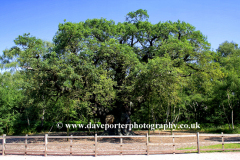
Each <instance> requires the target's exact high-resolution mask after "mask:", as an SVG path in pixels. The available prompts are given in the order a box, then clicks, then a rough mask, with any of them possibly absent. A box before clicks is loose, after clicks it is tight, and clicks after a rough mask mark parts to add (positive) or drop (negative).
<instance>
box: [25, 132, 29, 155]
mask: <svg viewBox="0 0 240 160" xmlns="http://www.w3.org/2000/svg"><path fill="white" fill-rule="evenodd" d="M27 137H28V135H27V134H26V138H25V156H26V155H27Z"/></svg>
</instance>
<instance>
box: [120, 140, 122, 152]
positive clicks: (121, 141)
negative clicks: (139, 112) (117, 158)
mask: <svg viewBox="0 0 240 160" xmlns="http://www.w3.org/2000/svg"><path fill="white" fill-rule="evenodd" d="M120 150H121V151H120V155H121V156H122V138H120Z"/></svg>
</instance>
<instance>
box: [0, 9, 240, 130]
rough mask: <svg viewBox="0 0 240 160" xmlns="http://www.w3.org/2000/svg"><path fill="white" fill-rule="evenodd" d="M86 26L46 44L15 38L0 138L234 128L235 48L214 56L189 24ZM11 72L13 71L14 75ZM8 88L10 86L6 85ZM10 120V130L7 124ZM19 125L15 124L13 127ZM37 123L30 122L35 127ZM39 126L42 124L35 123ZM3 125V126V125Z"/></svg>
mask: <svg viewBox="0 0 240 160" xmlns="http://www.w3.org/2000/svg"><path fill="white" fill-rule="evenodd" d="M148 18H149V15H148V14H147V11H146V10H142V9H139V10H137V11H135V12H129V13H128V14H127V15H126V22H122V23H120V22H119V23H118V24H115V22H114V21H113V20H107V19H104V18H101V19H88V20H86V21H85V22H79V23H72V22H66V21H64V23H61V24H59V26H58V31H57V32H56V34H55V36H54V37H53V42H46V41H43V40H41V39H38V38H36V37H34V36H31V35H30V34H24V35H22V36H18V37H17V38H16V39H15V41H14V42H15V45H16V46H14V47H12V48H11V49H7V50H5V51H4V52H3V55H2V56H1V57H0V61H1V67H3V68H10V69H12V74H10V73H6V74H4V75H1V82H2V83H3V85H1V88H0V89H1V90H0V92H1V97H0V98H1V99H0V103H1V110H0V114H1V116H2V118H1V122H0V132H9V131H7V130H9V129H7V127H8V128H9V127H10V128H12V130H13V128H14V127H16V126H19V125H20V126H21V127H16V128H15V129H14V130H13V131H12V132H15V133H16V132H19V133H20V132H21V133H23V132H34V131H36V130H37V131H42V130H46V129H48V128H49V127H50V126H51V125H52V124H53V123H56V122H58V121H64V122H70V121H81V122H84V123H85V122H90V121H91V120H94V119H99V120H100V121H101V123H105V117H106V115H108V114H113V115H114V116H115V121H114V123H119V122H121V119H122V116H123V115H127V116H130V115H131V118H132V122H134V121H135V122H137V123H146V122H148V123H150V122H151V123H155V122H156V123H157V122H159V123H166V122H171V123H178V122H180V121H185V122H190V123H191V122H196V121H197V122H199V123H216V124H218V125H223V124H225V123H226V122H227V121H228V122H227V123H230V114H231V113H232V112H234V115H236V116H234V117H233V120H232V121H236V122H239V121H240V119H239V118H240V117H239V111H238V109H237V107H238V106H239V105H238V104H239V95H240V94H239V84H240V81H239V72H238V71H239V69H240V68H239V66H240V65H239V62H240V59H239V48H238V45H237V44H236V43H229V42H224V43H223V44H221V45H220V47H219V49H218V50H217V52H213V51H210V44H209V43H208V41H207V38H206V36H204V35H203V34H202V33H201V32H200V31H197V30H196V29H195V27H194V26H192V25H191V24H189V23H186V22H182V21H180V20H178V21H177V22H171V21H166V22H159V23H157V24H152V23H150V22H149V21H148ZM14 69H15V70H14ZM10 82H11V83H10ZM10 121H11V123H10ZM17 121H19V123H20V122H21V123H22V124H18V122H17ZM35 122H36V123H35ZM40 122H41V123H40ZM6 124H7V125H6Z"/></svg>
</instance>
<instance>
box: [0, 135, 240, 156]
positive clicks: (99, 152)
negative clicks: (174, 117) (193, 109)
mask: <svg viewBox="0 0 240 160" xmlns="http://www.w3.org/2000/svg"><path fill="white" fill-rule="evenodd" d="M151 137H158V138H172V143H164V144H163V143H150V142H149V138H151ZM183 137H195V138H196V141H195V142H193V143H176V142H175V138H183ZM199 137H221V138H222V141H221V142H214V143H215V144H222V149H200V143H212V142H200V138H199ZM224 137H240V134H223V133H222V134H199V133H198V132H197V134H192V135H174V134H173V135H148V134H147V135H137V136H101V135H97V134H95V136H72V135H71V136H48V134H45V136H28V135H26V136H6V135H5V134H4V135H3V136H1V137H0V139H2V150H1V151H0V153H2V155H3V156H4V155H7V154H24V155H29V154H31V155H32V154H40V155H45V156H47V155H48V154H51V155H53V154H54V155H60V154H61V155H62V154H64V155H94V156H97V155H105V154H108V155H109V154H110V155H113V154H118V155H122V154H146V155H149V154H156V153H158V154H159V153H172V154H175V153H184V152H186V151H189V152H192V151H194V152H196V151H197V152H198V153H200V151H210V150H222V151H225V150H240V148H238V149H224V144H227V143H240V142H239V141H238V142H224ZM13 138H20V139H25V141H24V142H25V143H6V140H7V139H13ZM30 138H31V139H33V138H34V139H36V138H41V139H43V140H44V141H43V143H28V139H30ZM53 138H54V139H68V140H69V141H68V142H67V144H61V143H60V144H59V143H51V144H49V143H48V140H49V139H53ZM82 138H85V139H86V138H90V139H94V141H93V142H94V144H88V145H93V146H94V149H92V150H88V151H73V146H80V145H81V143H79V144H73V139H82ZM100 138H110V139H111V138H114V139H119V143H118V145H119V150H100V147H98V143H99V142H98V139H100ZM124 138H146V141H145V142H146V143H144V145H145V147H146V148H145V149H144V150H141V151H140V150H123V146H124V145H125V144H124V143H123V139H124ZM134 144H135V145H137V143H134ZM177 144H193V145H196V147H197V149H188V150H176V148H175V146H176V145H177ZM8 145H10V146H11V145H17V146H19V145H23V146H25V149H22V150H17V149H14V150H13V149H10V150H9V149H6V146H8ZM30 145H34V146H37V145H40V146H44V150H41V151H40V150H28V146H30ZM50 145H63V146H67V147H69V150H68V151H59V150H55V151H50V150H48V146H50ZM159 145H170V146H172V149H171V150H151V149H150V146H159Z"/></svg>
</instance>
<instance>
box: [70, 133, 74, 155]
mask: <svg viewBox="0 0 240 160" xmlns="http://www.w3.org/2000/svg"><path fill="white" fill-rule="evenodd" d="M72 137H73V135H71V139H70V156H72V141H73V139H72Z"/></svg>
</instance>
